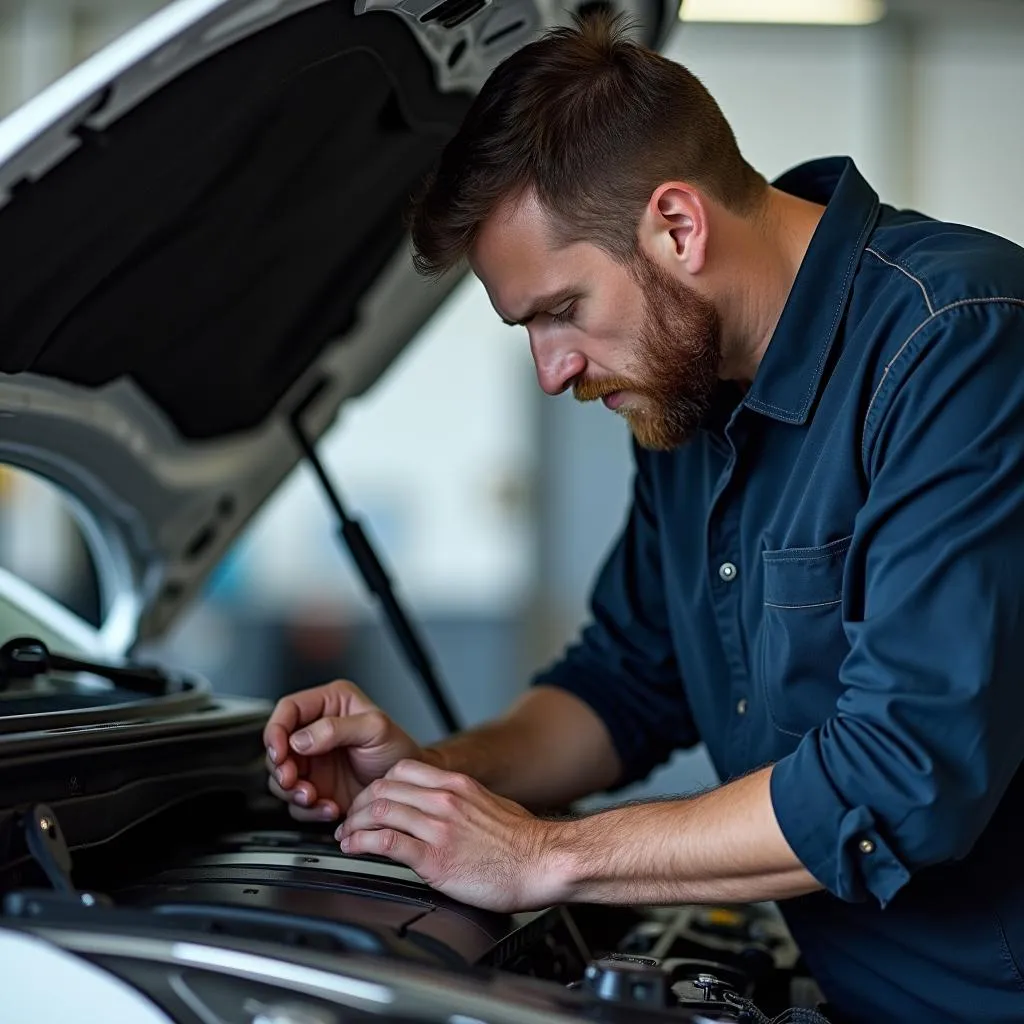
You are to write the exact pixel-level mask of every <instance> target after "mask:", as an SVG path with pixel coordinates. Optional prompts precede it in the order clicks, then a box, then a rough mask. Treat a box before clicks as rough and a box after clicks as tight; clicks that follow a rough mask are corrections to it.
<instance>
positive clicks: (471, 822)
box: [335, 761, 822, 912]
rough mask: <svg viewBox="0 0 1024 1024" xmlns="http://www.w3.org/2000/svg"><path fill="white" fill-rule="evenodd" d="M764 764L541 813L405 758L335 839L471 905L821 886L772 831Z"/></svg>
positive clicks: (675, 898) (716, 895) (747, 895)
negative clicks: (700, 790)
mask: <svg viewBox="0 0 1024 1024" xmlns="http://www.w3.org/2000/svg"><path fill="white" fill-rule="evenodd" d="M771 771H772V769H771V767H768V768H763V769H761V770H760V771H758V772H755V773H754V774H752V775H747V776H744V777H743V778H741V779H736V780H735V781H733V782H730V783H728V784H727V785H725V786H720V787H719V788H718V789H715V790H712V791H711V792H709V793H705V794H702V795H701V796H697V797H691V798H689V799H685V800H673V801H658V802H655V803H650V804H636V805H631V806H626V807H619V808H614V809H612V810H609V811H602V812H600V813H597V814H593V815H590V816H587V817H584V818H581V819H576V820H568V821H558V822H553V821H543V820H540V819H537V818H534V817H533V816H531V815H530V814H529V813H528V812H527V811H526V810H524V809H523V808H522V807H520V806H519V805H518V804H515V803H513V802H512V801H511V800H507V799H505V798H504V797H500V796H495V795H494V794H493V793H490V792H488V791H487V790H486V789H484V787H483V786H481V785H480V784H479V783H478V782H475V781H473V780H472V779H470V778H468V777H466V776H465V775H457V774H455V773H453V772H446V771H441V770H439V769H438V768H435V767H433V766H431V765H425V764H418V763H416V762H413V761H402V762H400V763H399V764H396V765H395V767H394V768H392V769H391V771H389V772H388V774H387V775H386V776H385V778H384V779H381V780H379V781H377V782H374V783H373V784H372V785H370V786H369V787H368V788H367V790H366V791H365V792H363V793H360V794H359V795H358V796H357V797H356V799H355V800H354V801H353V803H352V808H351V811H350V814H349V816H348V818H347V819H346V821H345V823H344V825H342V826H341V827H340V828H339V829H338V830H337V831H336V832H335V836H336V837H337V838H338V839H340V840H341V848H342V850H344V851H345V852H347V853H372V854H380V855H382V856H385V857H390V858H391V859H392V860H396V861H399V862H400V863H402V864H406V865H408V866H409V867H411V868H412V869H413V870H414V871H415V872H416V873H417V874H418V875H419V876H420V877H421V878H423V879H424V881H426V882H428V883H429V884H430V885H433V886H434V887H435V888H437V889H440V890H441V891H442V892H445V893H447V894H448V895H449V896H453V897H455V898H456V899H459V900H462V901H463V902H465V903H469V904H471V905H473V906H476V907H484V908H487V909H489V910H499V911H505V912H509V911H516V910H530V909H536V908H538V907H544V906H550V905H552V904H555V903H566V902H582V903H617V904H623V905H630V904H640V903H645V904H646V903H666V904H676V903H707V902H716V903H717V902H723V901H724V902H729V903H754V902H760V901H762V900H775V899H786V898H789V897H792V896H802V895H804V894H806V893H810V892H815V891H816V890H818V889H820V888H821V887H822V886H821V883H820V882H818V881H817V880H816V879H815V878H814V877H812V876H811V875H810V874H809V873H808V871H807V870H806V868H804V867H803V865H802V864H801V863H800V861H799V860H798V859H797V858H796V856H795V855H794V853H793V851H792V850H791V849H790V847H789V845H788V843H787V842H786V840H785V838H784V837H783V835H782V832H781V831H780V829H779V826H778V822H777V821H776V820H775V812H774V810H773V807H772V801H771V794H770V789H769V783H770V780H771Z"/></svg>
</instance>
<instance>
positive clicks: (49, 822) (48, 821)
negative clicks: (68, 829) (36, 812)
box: [39, 818, 53, 832]
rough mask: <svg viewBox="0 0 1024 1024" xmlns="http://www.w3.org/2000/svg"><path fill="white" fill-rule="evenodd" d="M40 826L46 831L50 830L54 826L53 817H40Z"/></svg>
mask: <svg viewBox="0 0 1024 1024" xmlns="http://www.w3.org/2000/svg"><path fill="white" fill-rule="evenodd" d="M39 827H40V828H41V829H42V830H43V831H44V832H49V831H50V829H51V828H53V819H52V818H40V819H39Z"/></svg>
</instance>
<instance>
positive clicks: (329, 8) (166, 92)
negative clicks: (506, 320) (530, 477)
mask: <svg viewBox="0 0 1024 1024" xmlns="http://www.w3.org/2000/svg"><path fill="white" fill-rule="evenodd" d="M648 2H649V3H650V4H651V6H650V7H646V6H638V5H642V4H644V3H648ZM616 5H620V4H619V0H616ZM621 6H622V8H623V9H624V10H627V11H629V12H630V13H631V14H632V15H633V16H634V18H635V19H636V20H637V21H638V22H639V23H640V24H639V32H640V33H641V35H642V37H643V38H644V41H645V42H647V43H648V44H653V45H658V44H660V43H661V42H662V41H663V38H664V37H665V36H666V35H667V33H668V31H669V29H670V27H671V26H672V25H673V24H674V23H675V14H676V11H677V8H678V4H677V3H674V2H672V0H623V2H622V3H621ZM570 9H571V8H570ZM567 17H568V12H567V11H566V10H563V9H562V7H561V5H556V4H554V3H548V2H545V0H537V2H535V0H355V3H354V4H353V3H352V2H351V0H343V2H339V0H178V2H176V3H172V4H170V5H169V6H168V7H166V8H164V9H163V10H162V11H161V12H160V13H158V14H157V15H156V16H154V17H153V18H151V19H150V20H149V21H147V22H146V23H144V24H143V25H141V26H139V27H138V28H137V29H135V30H134V31H132V32H131V33H129V34H128V35H126V36H124V37H122V38H121V39H120V40H118V41H117V42H116V43H115V44H113V45H112V46H110V47H108V48H107V49H106V50H104V51H103V52H101V53H99V54H97V55H96V56H95V57H94V58H92V59H91V60H89V61H88V62H87V63H85V64H83V65H81V66H80V67H79V68H77V69H76V70H75V71H73V72H72V73H71V74H69V75H68V76H66V77H65V78H64V79H62V80H61V81H59V82H58V83H56V84H55V85H54V86H52V87H51V88H50V89H48V90H47V91H46V92H44V93H42V94H41V95H39V96H38V97H36V98H35V99H34V100H32V101H31V102H29V103H28V104H26V105H25V106H24V107H23V108H22V109H21V110H19V111H17V112H15V113H14V114H13V115H11V116H10V117H9V118H7V119H6V120H4V121H2V122H0V338H2V346H0V374H2V375H0V417H2V424H3V426H2V430H0V462H5V463H9V464H12V465H15V466H19V467H22V468H25V469H28V470H30V471H33V472H35V473H37V474H39V475H40V476H42V477H44V478H46V479H48V480H49V481H51V482H52V483H54V484H56V485H57V486H58V487H59V488H61V489H62V490H63V491H64V492H65V493H66V495H67V496H68V497H69V499H70V501H71V503H72V506H73V507H74V508H75V509H76V511H77V512H78V513H79V514H80V515H79V517H80V521H81V523H82V525H83V528H84V531H85V534H86V537H87V539H88V540H89V541H90V544H91V546H92V548H93V555H94V557H95V560H96V564H97V569H98V572H99V578H100V590H101V600H102V606H103V612H104V621H103V623H102V625H101V626H100V628H98V629H94V628H92V627H90V626H88V625H87V624H85V623H84V622H81V621H77V620H75V619H74V617H73V616H71V617H70V618H69V617H68V613H67V612H66V611H65V610H63V609H60V608H58V607H57V606H56V605H55V604H54V603H53V602H50V601H48V600H47V599H46V598H44V597H43V596H42V595H41V594H39V593H38V592H36V591H34V590H33V588H31V587H28V586H27V585H26V584H25V583H24V582H23V581H20V580H16V579H13V578H12V577H11V576H10V575H9V574H7V573H0V604H3V605H4V606H6V607H10V608H16V609H18V610H19V613H20V614H21V615H22V617H23V618H24V620H25V624H26V629H28V628H30V627H32V626H33V624H34V625H35V629H34V631H35V632H36V634H37V635H44V634H45V635H47V636H49V637H50V638H51V639H52V640H55V641H62V642H66V643H67V644H69V645H70V646H72V647H74V648H76V649H78V650H80V651H84V652H87V653H89V654H91V655H94V656H108V657H116V656H118V655H121V654H124V653H125V652H127V651H129V650H130V649H131V648H132V646H133V645H134V644H135V643H136V642H138V641H142V640H146V639H151V638H153V637H156V636H158V635H159V634H160V633H161V632H162V631H164V630H165V629H166V627H167V626H168V624H169V623H170V622H171V621H172V620H173V618H174V617H175V615H176V614H177V613H178V612H179V611H181V610H182V608H183V607H184V606H185V605H186V604H187V603H188V602H189V601H190V599H192V598H193V596H194V595H195V593H196V591H197V589H198V588H199V587H200V586H201V585H202V583H203V581H204V579H205V578H206V577H207V575H208V574H209V572H210V571H211V570H212V568H213V567H214V566H215V565H216V564H217V563H218V561H219V560H220V559H221V557H222V556H223V554H224V553H225V550H226V549H227V547H228V546H229V545H230V544H231V542H232V541H233V540H234V539H235V538H236V537H237V536H238V534H239V532H240V531H241V530H242V529H243V528H244V527H245V525H246V524H247V523H248V521H249V520H250V519H251V517H252V515H253V513H254V512H255V511H256V510H257V509H258V508H259V507H260V506H261V505H262V504H263V503H264V501H266V499H267V498H268V496H269V495H270V494H271V493H272V492H273V491H274V490H275V489H276V488H277V487H278V485H279V484H280V483H281V481H282V479H283V478H284V477H285V476H286V475H287V474H288V472H289V471H290V470H291V469H292V468H293V467H294V466H295V464H296V462H297V461H299V459H300V458H301V452H300V450H299V448H298V447H297V445H296V443H295V440H294V439H293V436H292V434H291V432H290V427H289V418H290V417H291V416H292V415H293V413H294V412H295V410H296V409H298V408H299V407H300V406H301V407H303V409H304V413H303V425H304V427H305V429H306V431H307V433H308V434H309V435H310V436H311V437H313V438H316V437H319V436H320V435H321V434H322V433H323V432H324V430H325V429H326V428H327V427H328V426H329V424H330V423H331V422H332V420H333V419H334V418H335V416H336V414H337V412H338V410H339V407H340V406H341V404H342V403H343V402H344V401H345V399H347V398H349V397H351V396H353V395H358V394H360V393H361V392H363V391H364V390H365V389H366V388H367V387H369V386H370V385H371V384H372V383H373V382H374V381H375V380H376V379H377V378H378V377H379V376H380V374H381V373H382V372H383V370H384V369H385V368H386V367H387V366H388V365H389V364H390V363H391V361H392V360H393V359H394V358H395V357H396V355H397V354H398V353H399V352H400V351H401V350H402V348H403V347H404V346H405V345H406V344H407V343H408V341H409V340H410V339H411V338H412V337H413V336H414V335H415V333H416V332H417V330H418V329H419V328H420V326H421V325H422V324H423V323H424V321H426V320H427V319H428V318H429V316H430V315H431V314H432V312H433V311H434V310H435V309H436V308H437V306H438V305H439V303H440V302H441V301H442V299H443V298H444V297H445V295H446V294H447V293H448V292H449V291H450V289H451V288H452V287H453V286H454V284H455V275H451V276H450V277H449V279H448V280H446V281H444V282H427V281H425V280H423V279H421V278H419V277H418V276H417V275H416V274H415V272H414V271H413V268H412V265H411V262H410V259H409V253H408V240H407V235H406V231H405V228H404V216H405V211H406V208H407V202H408V199H409V196H410V194H411V193H412V192H413V191H414V190H415V188H416V186H417V184H418V183H419V181H420V180H421V178H422V176H423V174H424V172H425V171H426V170H427V169H428V168H429V166H430V165H431V163H432V161H433V160H434V159H435V158H436V156H437V155H438V153H439V151H440V149H441V147H442V146H443V145H444V143H445V142H446V141H447V140H448V138H450V136H451V135H452V134H453V133H454V132H455V130H456V129H457V127H458V124H459V122H460V120H461V118H462V115H463V113H464V112H465V110H466V108H467V107H468V104H469V102H470V100H471V98H472V95H473V93H474V92H475V91H476V90H477V89H478V88H479V87H480V86H481V85H482V83H483V81H484V79H485V78H486V76H487V74H488V73H489V72H490V70H491V69H492V68H493V66H494V65H495V64H496V63H497V62H498V61H499V60H500V59H502V58H503V57H505V56H507V55H508V54H509V53H510V52H512V51H513V50H514V49H516V48H517V47H519V46H521V45H522V44H523V43H525V42H527V41H528V40H530V39H531V38H534V37H535V36H536V35H537V33H538V32H540V31H542V30H543V29H544V28H545V27H547V26H549V25H551V24H554V23H555V22H558V21H565V20H566V19H567ZM311 396H312V397H311Z"/></svg>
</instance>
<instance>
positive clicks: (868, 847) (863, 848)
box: [857, 839, 875, 853]
mask: <svg viewBox="0 0 1024 1024" xmlns="http://www.w3.org/2000/svg"><path fill="white" fill-rule="evenodd" d="M857 849H858V850H860V852H861V853H874V852H875V844H874V843H873V842H871V840H870V839H862V840H861V841H860V842H859V843H858V844H857Z"/></svg>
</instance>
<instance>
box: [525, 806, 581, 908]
mask: <svg viewBox="0 0 1024 1024" xmlns="http://www.w3.org/2000/svg"><path fill="white" fill-rule="evenodd" d="M538 824H539V825H540V826H541V828H540V839H539V844H538V853H537V856H536V858H535V864H536V868H535V876H536V884H537V886H538V887H539V888H540V890H541V893H542V897H543V898H542V899H541V900H539V901H538V902H539V903H542V904H543V905H545V906H551V905H553V904H556V903H571V902H573V901H574V900H576V899H578V894H579V887H580V884H581V882H582V880H583V857H582V855H581V850H583V849H584V847H585V841H584V838H583V836H582V831H583V829H582V828H581V826H582V825H583V822H582V821H575V820H574V821H544V820H539V821H538Z"/></svg>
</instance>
